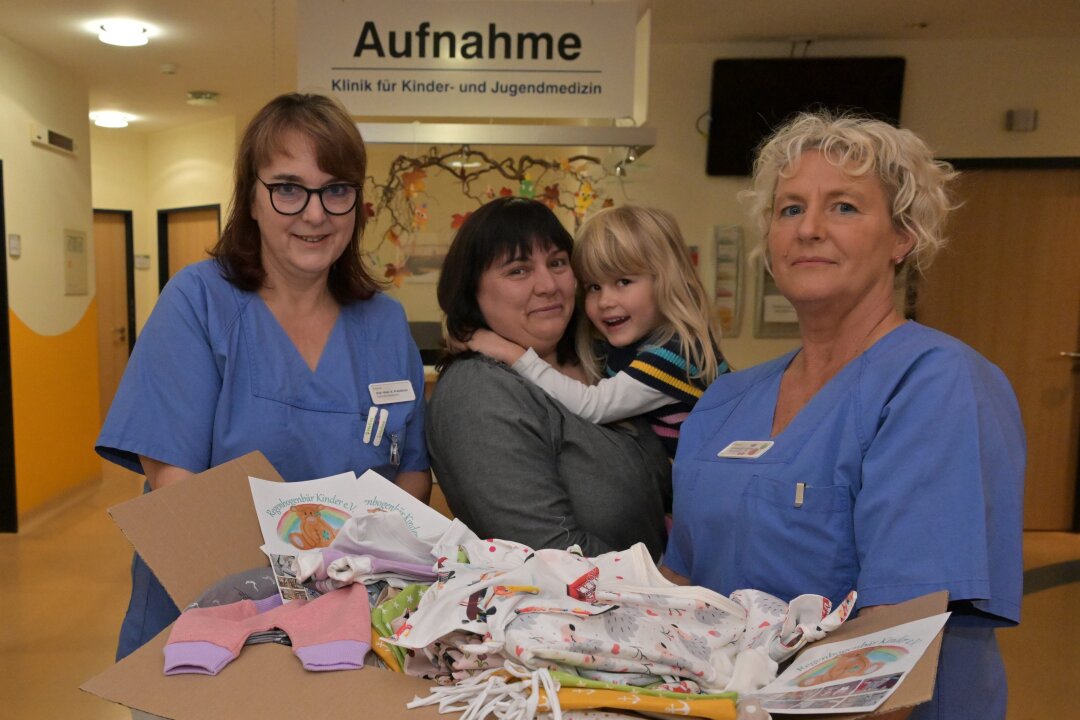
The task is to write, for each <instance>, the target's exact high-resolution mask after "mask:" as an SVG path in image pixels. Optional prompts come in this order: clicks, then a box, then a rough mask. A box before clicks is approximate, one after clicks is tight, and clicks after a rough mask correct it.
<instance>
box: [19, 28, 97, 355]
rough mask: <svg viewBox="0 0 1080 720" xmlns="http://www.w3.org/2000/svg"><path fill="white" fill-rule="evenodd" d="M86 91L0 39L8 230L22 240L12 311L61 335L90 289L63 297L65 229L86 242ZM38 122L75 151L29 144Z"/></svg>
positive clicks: (85, 303)
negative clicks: (66, 139) (72, 143)
mask: <svg viewBox="0 0 1080 720" xmlns="http://www.w3.org/2000/svg"><path fill="white" fill-rule="evenodd" d="M88 113H89V107H88V103H87V93H86V89H85V88H84V87H82V86H81V85H80V84H79V83H78V81H77V80H76V79H75V78H73V77H68V76H66V75H65V74H64V73H63V72H61V71H60V70H59V69H57V68H56V67H54V66H53V65H51V64H50V63H48V62H46V61H43V60H42V59H41V58H38V57H37V56H35V55H32V54H31V53H29V52H27V51H26V50H24V49H23V48H22V47H20V46H19V45H16V44H14V43H12V42H10V41H9V40H7V39H6V38H4V37H0V159H2V160H3V161H4V201H5V211H6V214H7V232H8V233H9V234H10V233H15V234H18V235H20V236H21V237H22V248H23V252H22V257H20V258H18V259H11V258H9V260H8V298H9V301H10V304H11V310H12V311H13V312H15V313H16V314H17V315H18V316H19V317H20V318H21V319H22V320H23V322H25V323H26V324H27V325H28V326H29V327H31V328H32V329H33V330H34V331H35V332H38V333H41V334H44V335H57V334H59V333H62V332H65V331H67V330H69V329H71V328H72V327H73V326H74V325H75V324H76V323H77V322H78V321H79V319H80V318H82V316H83V315H84V314H85V313H86V309H87V306H88V305H89V303H90V300H91V298H92V297H93V263H92V258H93V256H92V254H91V256H90V260H91V262H90V265H89V273H90V292H89V293H88V294H86V295H79V296H73V297H65V295H64V255H63V248H64V234H63V233H64V230H65V229H72V230H80V231H83V232H85V233H86V237H87V239H88V240H89V238H90V235H91V229H92V216H91V213H90V134H89V130H88V126H89V121H88V119H87V115H88ZM31 123H38V124H41V125H45V126H46V127H48V128H49V129H50V130H53V131H55V132H58V133H61V134H63V135H66V136H68V137H70V138H74V140H75V144H76V147H77V152H76V153H75V154H74V155H70V154H67V153H63V152H59V151H56V150H52V149H48V148H44V147H41V146H38V145H32V144H31V143H30V125H31Z"/></svg>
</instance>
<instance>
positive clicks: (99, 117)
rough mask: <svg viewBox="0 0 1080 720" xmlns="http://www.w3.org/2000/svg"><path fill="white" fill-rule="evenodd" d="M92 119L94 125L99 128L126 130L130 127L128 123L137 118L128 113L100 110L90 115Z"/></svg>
mask: <svg viewBox="0 0 1080 720" xmlns="http://www.w3.org/2000/svg"><path fill="white" fill-rule="evenodd" d="M90 119H91V120H93V121H94V124H95V125H97V126H98V127H104V128H125V127H127V126H128V122H130V121H131V120H134V119H135V118H134V117H133V116H131V115H128V114H127V113H122V112H117V111H115V110H99V111H97V112H92V113H90Z"/></svg>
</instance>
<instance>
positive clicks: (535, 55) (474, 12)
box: [297, 0, 637, 119]
mask: <svg viewBox="0 0 1080 720" xmlns="http://www.w3.org/2000/svg"><path fill="white" fill-rule="evenodd" d="M636 24H637V4H636V3H635V2H633V1H628V0H601V1H599V2H592V3H590V2H562V1H556V0H503V1H502V2H492V1H490V0H488V1H485V2H474V1H472V0H395V2H361V1H360V0H347V1H346V2H342V0H304V1H303V2H301V3H299V5H298V7H297V33H298V35H297V58H298V74H297V78H298V81H297V84H298V89H299V90H300V91H301V92H322V93H327V94H330V95H334V96H336V97H337V98H338V99H340V100H341V101H342V102H343V103H344V104H345V107H346V108H348V110H349V112H351V113H352V114H354V115H363V116H369V117H373V116H388V117H433V116H434V117H468V118H476V117H484V118H486V117H517V118H609V119H610V118H624V117H631V116H632V115H633V110H634V43H635V38H636Z"/></svg>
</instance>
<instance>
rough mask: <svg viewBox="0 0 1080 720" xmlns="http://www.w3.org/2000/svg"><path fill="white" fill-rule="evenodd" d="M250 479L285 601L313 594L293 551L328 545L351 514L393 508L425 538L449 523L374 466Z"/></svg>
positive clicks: (267, 549) (266, 548) (266, 547)
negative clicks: (309, 476) (310, 476)
mask: <svg viewBox="0 0 1080 720" xmlns="http://www.w3.org/2000/svg"><path fill="white" fill-rule="evenodd" d="M248 482H249V484H250V485H251V499H252V502H253V503H254V505H255V512H256V513H257V515H258V517H259V527H260V528H261V529H262V535H263V546H262V550H263V552H265V553H266V555H267V556H268V557H269V558H270V565H271V567H272V568H273V569H274V576H275V579H276V580H277V583H278V590H279V591H280V593H281V598H282V600H284V601H285V602H289V601H291V600H298V599H312V598H313V596H314V595H315V591H314V590H311V589H310V588H307V587H305V586H304V585H302V584H301V583H300V582H299V580H298V579H297V576H296V571H295V558H296V555H297V553H298V552H299V551H302V550H317V549H319V548H324V547H329V546H330V544H331V543H332V542H333V541H334V538H335V537H336V536H337V533H338V531H339V530H340V529H341V527H342V525H344V524H345V522H346V521H347V520H348V519H349V518H351V517H355V516H360V515H362V514H363V513H374V512H391V513H397V514H398V515H400V516H401V518H402V520H404V522H405V525H406V527H408V528H409V530H410V531H412V533H413V534H414V535H416V536H417V537H424V538H429V537H438V536H439V535H441V534H442V533H443V532H444V531H445V530H446V528H447V527H449V525H450V521H449V520H447V519H446V518H445V517H444V516H443V515H441V514H440V513H439V512H438V511H436V510H433V509H432V508H431V507H429V506H427V505H425V504H424V503H422V502H420V501H419V500H417V499H416V498H414V497H413V496H412V495H410V494H408V493H407V492H405V491H404V490H402V489H401V488H399V487H398V486H397V485H395V484H394V483H392V482H391V481H389V480H387V479H386V478H384V477H383V476H382V475H379V474H378V473H376V472H374V471H372V470H368V471H367V472H365V473H364V474H363V475H361V476H359V477H357V476H356V474H355V473H352V472H345V473H341V474H338V475H331V476H330V477H325V478H319V479H316V480H307V481H303V482H290V483H282V482H273V481H270V480H260V479H259V478H254V477H249V478H248Z"/></svg>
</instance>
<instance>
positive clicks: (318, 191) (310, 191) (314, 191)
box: [255, 175, 360, 217]
mask: <svg viewBox="0 0 1080 720" xmlns="http://www.w3.org/2000/svg"><path fill="white" fill-rule="evenodd" d="M255 179H256V180H258V181H259V182H260V183H262V186H263V187H264V188H266V192H267V193H269V195H270V207H272V208H274V212H276V213H277V214H278V215H299V214H300V213H302V212H304V210H306V209H307V206H308V203H309V202H311V196H312V195H318V196H319V204H320V205H322V209H323V212H325V213H326V214H327V215H334V216H337V217H340V216H342V215H348V214H349V213H351V212H352V211H353V210H355V209H356V203H357V202H358V201H359V200H360V186H359V185H357V184H356V183H350V182H332V183H329V184H327V185H323V186H322V187H320V188H309V187H305V186H303V185H301V184H300V183H295V182H278V183H268V182H266V181H264V180H263V179H262V178H261V177H259V176H258V175H256V176H255ZM282 185H295V186H296V187H298V188H300V189H301V190H303V191H304V192H306V193H307V197H306V198H304V204H303V205H301V206H300V209H299V210H295V211H293V212H285V211H283V210H280V209H279V208H278V206H277V204H276V203H275V202H274V188H278V187H281V186H282ZM341 185H345V186H347V187H351V188H352V189H353V190H355V191H356V195H354V196H353V203H352V206H351V207H350V208H349V209H348V210H343V211H342V212H334V211H333V210H331V209H330V208H328V207H326V201H325V200H323V192H325V191H326V190H328V189H329V188H332V187H339V186H341Z"/></svg>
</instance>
